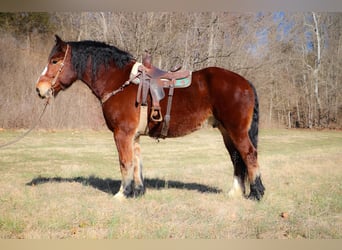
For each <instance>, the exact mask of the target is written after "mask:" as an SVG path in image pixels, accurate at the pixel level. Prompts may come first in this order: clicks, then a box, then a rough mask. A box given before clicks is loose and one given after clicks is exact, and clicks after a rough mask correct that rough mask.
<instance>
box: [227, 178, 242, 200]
mask: <svg viewBox="0 0 342 250" xmlns="http://www.w3.org/2000/svg"><path fill="white" fill-rule="evenodd" d="M241 185H242V182H241V180H240V178H239V177H237V176H234V180H233V186H232V188H231V189H230V190H229V192H228V196H229V197H232V198H233V197H238V196H242V195H243V191H242V189H241Z"/></svg>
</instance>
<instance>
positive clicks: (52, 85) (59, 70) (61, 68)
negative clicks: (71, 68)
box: [51, 44, 70, 95]
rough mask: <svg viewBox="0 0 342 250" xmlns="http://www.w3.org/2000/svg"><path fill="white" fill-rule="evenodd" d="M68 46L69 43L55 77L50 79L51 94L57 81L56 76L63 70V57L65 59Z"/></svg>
mask: <svg viewBox="0 0 342 250" xmlns="http://www.w3.org/2000/svg"><path fill="white" fill-rule="evenodd" d="M69 47H70V45H69V44H67V49H66V51H65V54H64V58H63V61H62V62H61V64H60V66H59V69H58V71H57V74H56V75H55V77H54V78H53V79H52V81H51V91H52V95H53V92H54V89H53V88H54V86H55V85H56V82H57V79H58V77H59V74H60V73H61V72H62V70H63V68H64V65H65V64H64V63H65V59H66V57H67V55H68V52H69Z"/></svg>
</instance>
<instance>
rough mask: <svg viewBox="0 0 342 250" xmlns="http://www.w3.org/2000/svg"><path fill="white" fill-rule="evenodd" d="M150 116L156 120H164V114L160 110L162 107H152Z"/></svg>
mask: <svg viewBox="0 0 342 250" xmlns="http://www.w3.org/2000/svg"><path fill="white" fill-rule="evenodd" d="M150 117H151V120H152V121H154V122H161V121H162V120H163V116H162V114H161V112H160V107H152V108H151V116H150Z"/></svg>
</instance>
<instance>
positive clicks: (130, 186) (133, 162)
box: [114, 130, 145, 198]
mask: <svg viewBox="0 0 342 250" xmlns="http://www.w3.org/2000/svg"><path fill="white" fill-rule="evenodd" d="M114 140H115V143H116V147H117V150H118V153H119V162H120V171H121V176H122V179H121V187H120V190H119V192H118V193H117V194H116V195H115V197H116V198H127V197H134V196H138V195H142V194H143V193H144V191H145V189H144V185H143V179H142V168H141V160H140V146H139V143H138V142H137V141H136V138H135V134H134V133H129V132H127V131H125V130H117V131H115V133H114Z"/></svg>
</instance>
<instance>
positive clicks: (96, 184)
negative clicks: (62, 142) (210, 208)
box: [26, 176, 222, 194]
mask: <svg viewBox="0 0 342 250" xmlns="http://www.w3.org/2000/svg"><path fill="white" fill-rule="evenodd" d="M54 182H57V183H61V182H77V183H81V184H82V185H84V186H91V187H93V188H96V189H98V190H101V191H103V192H105V193H108V194H115V193H116V192H118V191H119V189H120V185H121V181H119V180H113V179H109V178H107V179H102V178H98V177H95V176H89V177H73V178H62V177H40V176H39V177H36V178H34V179H33V180H32V181H30V182H28V183H26V185H27V186H35V185H41V184H45V183H54ZM145 187H146V188H148V189H157V190H160V189H168V188H175V189H184V190H194V191H198V192H200V193H221V192H222V190H220V189H217V188H214V187H210V186H207V185H203V184H198V183H184V182H180V181H172V180H168V181H166V180H162V179H159V178H153V179H149V178H146V179H145Z"/></svg>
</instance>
